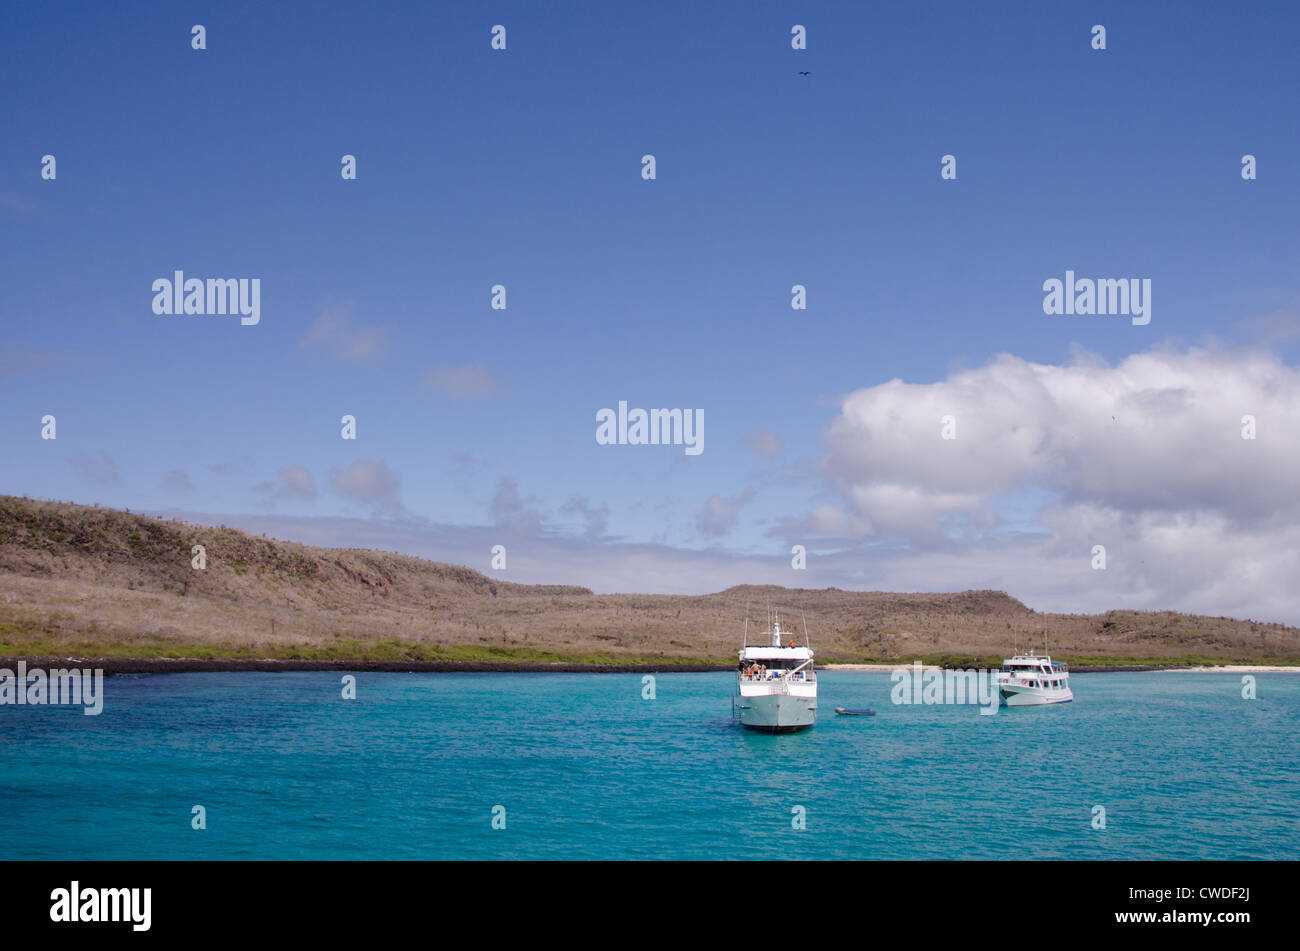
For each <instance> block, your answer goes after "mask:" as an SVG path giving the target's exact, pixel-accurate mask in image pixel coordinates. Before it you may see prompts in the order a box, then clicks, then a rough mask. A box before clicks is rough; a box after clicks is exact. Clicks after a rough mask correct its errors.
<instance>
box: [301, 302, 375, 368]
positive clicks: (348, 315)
mask: <svg viewBox="0 0 1300 951" xmlns="http://www.w3.org/2000/svg"><path fill="white" fill-rule="evenodd" d="M387 342H388V328H386V327H377V326H358V325H356V324H355V323H354V322H353V320H352V308H351V306H350V305H345V306H340V307H327V308H326V309H325V310H323V311H321V313H320V314H319V315H318V316H317V317H316V320H315V322H314V323H312V326H311V329H310V330H309V331H307V334H306V335H305V336H304V337H303V338H302V339H301V340H299V341H298V345H299V346H300V347H303V348H304V349H311V348H319V349H323V350H325V351H327V352H328V353H329V354H330V355H331V356H332V357H334V359H336V360H342V361H343V362H345V363H356V364H359V365H362V366H374V365H375V364H376V363H378V362H379V361H380V360H381V359H382V358H383V356H384V351H385V349H386V348H387Z"/></svg>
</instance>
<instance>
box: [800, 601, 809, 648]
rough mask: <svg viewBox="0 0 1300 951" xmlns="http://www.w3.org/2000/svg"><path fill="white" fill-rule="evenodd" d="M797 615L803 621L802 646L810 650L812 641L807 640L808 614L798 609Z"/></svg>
mask: <svg viewBox="0 0 1300 951" xmlns="http://www.w3.org/2000/svg"><path fill="white" fill-rule="evenodd" d="M799 617H800V619H802V621H803V646H804V647H806V648H808V649H809V650H812V641H810V640H808V615H806V614H804V613H803V612H802V611H800V612H799Z"/></svg>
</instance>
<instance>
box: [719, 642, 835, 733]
mask: <svg viewBox="0 0 1300 951" xmlns="http://www.w3.org/2000/svg"><path fill="white" fill-rule="evenodd" d="M767 635H768V637H769V638H770V640H769V642H768V644H767V646H765V647H750V646H749V645H748V638H746V645H745V647H743V648H742V649H741V651H740V664H739V665H738V666H737V669H736V695H735V698H734V700H733V705H734V707H735V708H736V711H737V712H738V713H739V714H740V722H741V723H742V724H744V725H745V726H746V727H748V728H749V729H751V730H765V731H767V732H769V733H793V732H794V731H796V730H803V729H807V728H808V727H810V726H812V725H813V722H814V721H815V720H816V719H817V673H816V672H815V671H814V670H813V652H812V648H811V647H808V646H807V642H808V631H807V626H806V625H805V629H804V645H805V646H803V647H795V645H794V638H793V636H792V634H791V632H789V631H783V630H781V619H780V617H777V616H773V617H772V619H771V629H770V630H769V631H768V632H767ZM782 638H785V639H786V640H787V643H785V644H782Z"/></svg>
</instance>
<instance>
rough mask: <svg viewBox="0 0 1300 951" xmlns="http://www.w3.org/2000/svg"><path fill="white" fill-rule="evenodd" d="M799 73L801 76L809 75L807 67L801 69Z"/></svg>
mask: <svg viewBox="0 0 1300 951" xmlns="http://www.w3.org/2000/svg"><path fill="white" fill-rule="evenodd" d="M799 75H800V76H807V75H808V70H806V69H801V70H799Z"/></svg>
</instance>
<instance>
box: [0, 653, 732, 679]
mask: <svg viewBox="0 0 1300 951" xmlns="http://www.w3.org/2000/svg"><path fill="white" fill-rule="evenodd" d="M20 660H21V661H25V662H26V664H27V667H28V669H35V668H41V669H45V670H50V669H56V668H65V667H90V668H94V669H96V670H103V671H104V673H105V674H106V675H109V676H112V675H114V674H193V673H234V672H240V671H265V672H272V673H275V672H287V671H291V670H338V671H382V672H388V673H439V674H442V673H556V674H643V673H656V674H658V673H713V672H717V671H722V670H734V669H735V668H734V666H732V665H730V664H727V665H722V664H566V663H532V662H524V661H480V660H270V659H266V660H257V659H241V658H224V657H222V658H166V657H149V658H134V657H0V668H4V667H7V668H9V669H13V668H14V667H15V666H16V665H17V664H18V662H19V661H20Z"/></svg>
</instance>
